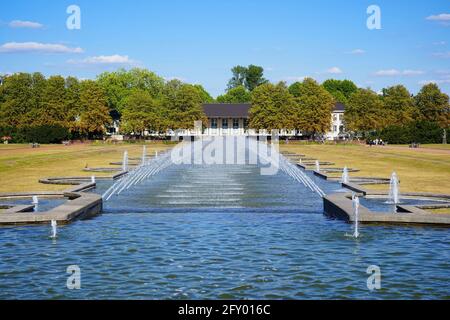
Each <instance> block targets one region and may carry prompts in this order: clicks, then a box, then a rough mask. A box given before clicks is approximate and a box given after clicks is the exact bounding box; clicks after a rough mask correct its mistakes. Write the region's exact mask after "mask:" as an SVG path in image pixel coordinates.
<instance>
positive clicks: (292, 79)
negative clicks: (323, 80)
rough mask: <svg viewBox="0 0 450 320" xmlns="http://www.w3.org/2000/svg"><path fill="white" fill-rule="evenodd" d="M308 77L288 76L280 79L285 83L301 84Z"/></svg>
mask: <svg viewBox="0 0 450 320" xmlns="http://www.w3.org/2000/svg"><path fill="white" fill-rule="evenodd" d="M306 78H308V77H304V76H289V77H284V78H283V79H281V81H285V82H287V83H294V82H303V80H305V79H306Z"/></svg>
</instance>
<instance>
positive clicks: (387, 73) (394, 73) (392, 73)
mask: <svg viewBox="0 0 450 320" xmlns="http://www.w3.org/2000/svg"><path fill="white" fill-rule="evenodd" d="M424 73H425V72H423V71H421V70H403V71H401V70H397V69H387V70H379V71H377V72H375V75H376V76H377V77H399V76H405V77H411V76H418V75H421V74H424Z"/></svg>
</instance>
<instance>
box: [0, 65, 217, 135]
mask: <svg viewBox="0 0 450 320" xmlns="http://www.w3.org/2000/svg"><path fill="white" fill-rule="evenodd" d="M212 101H214V100H213V98H212V97H211V96H210V95H209V93H208V92H206V90H205V89H204V88H203V87H202V86H200V85H190V84H185V83H182V82H180V81H178V80H172V81H168V82H166V81H164V80H163V78H161V77H159V76H157V75H156V74H154V73H153V72H151V71H148V70H145V69H131V70H128V71H127V70H118V71H116V72H105V73H102V74H100V75H99V76H98V78H97V79H96V80H84V81H79V80H78V79H76V78H74V77H67V78H63V77H61V76H51V77H49V78H45V77H44V76H43V75H42V74H40V73H34V74H28V73H17V74H13V75H9V76H5V77H3V79H2V85H0V128H3V129H2V130H3V131H5V132H9V133H5V136H6V135H8V136H11V137H12V138H13V142H19V141H20V142H43V141H44V140H45V139H44V137H43V136H44V134H42V132H44V131H45V130H49V131H48V135H50V136H51V138H48V139H50V140H51V141H54V142H58V141H61V140H63V139H67V138H98V137H102V136H103V134H104V133H105V132H106V130H107V128H108V126H110V125H111V124H112V121H113V119H112V117H111V115H114V116H115V117H116V118H119V117H120V118H121V130H122V133H127V134H134V135H142V134H143V133H144V132H145V131H151V132H164V131H166V130H167V129H178V128H183V129H188V128H192V127H193V126H194V121H196V120H205V115H204V113H203V109H202V107H201V104H202V103H204V102H212ZM11 128H13V129H14V130H12V129H11ZM61 128H62V129H64V132H62V131H59V129H61ZM7 129H8V130H7Z"/></svg>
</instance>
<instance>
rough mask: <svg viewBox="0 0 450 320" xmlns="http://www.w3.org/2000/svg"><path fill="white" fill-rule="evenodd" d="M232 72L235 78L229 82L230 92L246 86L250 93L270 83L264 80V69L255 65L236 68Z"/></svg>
mask: <svg viewBox="0 0 450 320" xmlns="http://www.w3.org/2000/svg"><path fill="white" fill-rule="evenodd" d="M231 72H232V73H233V76H232V77H231V79H230V81H229V82H228V90H230V89H233V88H236V87H239V86H244V87H245V88H246V89H247V90H248V91H253V90H254V89H255V88H256V87H258V86H260V85H262V84H265V83H267V82H268V81H267V80H266V79H265V78H264V69H263V68H262V67H260V66H255V65H253V64H251V65H249V66H248V67H243V66H235V67H233V68H232V69H231Z"/></svg>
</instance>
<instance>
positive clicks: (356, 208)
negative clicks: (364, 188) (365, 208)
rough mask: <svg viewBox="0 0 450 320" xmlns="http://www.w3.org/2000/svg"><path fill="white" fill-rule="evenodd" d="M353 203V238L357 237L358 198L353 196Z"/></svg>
mask: <svg viewBox="0 0 450 320" xmlns="http://www.w3.org/2000/svg"><path fill="white" fill-rule="evenodd" d="M352 201H353V214H354V216H355V232H354V233H353V236H354V237H355V238H358V237H359V198H358V197H357V196H356V195H355V194H353V196H352Z"/></svg>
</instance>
